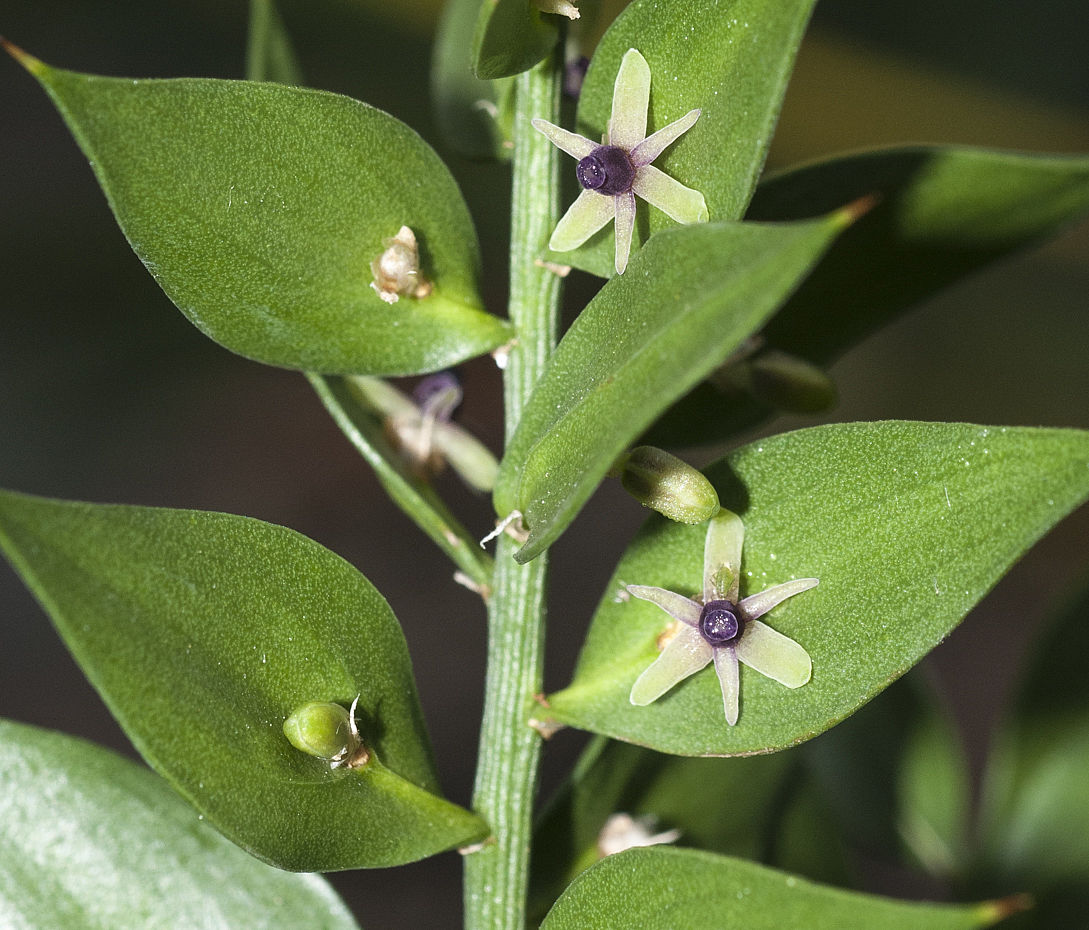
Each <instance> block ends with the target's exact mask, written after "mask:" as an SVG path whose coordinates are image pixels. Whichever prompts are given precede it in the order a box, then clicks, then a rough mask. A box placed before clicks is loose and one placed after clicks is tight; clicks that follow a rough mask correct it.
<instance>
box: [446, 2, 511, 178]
mask: <svg viewBox="0 0 1089 930" xmlns="http://www.w3.org/2000/svg"><path fill="white" fill-rule="evenodd" d="M479 13H480V0H449V2H448V3H447V4H446V6H445V8H444V9H443V14H442V19H441V20H440V21H439V27H438V32H437V33H436V35H435V48H434V53H433V55H432V59H431V100H432V104H433V106H434V109H435V122H436V123H437V124H438V127H439V130H440V131H441V132H442V134H443V137H444V138H445V139H446V141H447V142H449V143H450V145H452V146H453V147H454V148H455V149H456V150H457V151H458V152H459V153H460V154H462V155H466V156H468V157H470V158H509V157H510V151H511V150H510V148H509V147H507V146H504V144H503V143H504V142H508V141H509V139H510V126H509V122H510V113H509V108H508V107H507V98H508V97H509V95H510V93H511V92H512V91H513V81H511V80H509V79H500V80H498V81H492V80H485V79H481V78H478V77H477V76H476V75H475V74H473V71H472V67H471V63H472V45H473V36H474V34H475V32H476V24H477V18H478V15H479Z"/></svg>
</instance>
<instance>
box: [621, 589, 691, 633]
mask: <svg viewBox="0 0 1089 930" xmlns="http://www.w3.org/2000/svg"><path fill="white" fill-rule="evenodd" d="M628 590H629V591H630V592H631V593H632V594H634V595H635V596H636V597H638V598H640V599H641V600H644V601H650V602H651V603H652V604H654V605H655V606H656V607H661V608H662V610H664V611H665V612H666V613H667V614H669V615H670V616H671V617H672V618H673V619H674V620H680V621H681V623H687V624H688V625H689V626H696V624H698V623H699V622H700V613H701V612H702V610H703V608H702V607H700V605H699V604H697V603H696V602H695V601H692V600H689V599H688V598H687V597H685V596H684V595H683V594H677V593H676V592H675V591H667V590H666V589H665V588H655V587H652V586H650V585H645V584H630V585H628Z"/></svg>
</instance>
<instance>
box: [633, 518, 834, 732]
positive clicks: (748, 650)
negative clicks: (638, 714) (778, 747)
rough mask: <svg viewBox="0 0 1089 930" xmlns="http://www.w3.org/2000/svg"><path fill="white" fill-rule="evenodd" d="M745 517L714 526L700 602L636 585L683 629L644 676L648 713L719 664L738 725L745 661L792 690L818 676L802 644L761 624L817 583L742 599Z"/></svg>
mask: <svg viewBox="0 0 1089 930" xmlns="http://www.w3.org/2000/svg"><path fill="white" fill-rule="evenodd" d="M744 535H745V528H744V526H743V525H742V523H741V518H740V517H738V516H737V514H735V513H732V512H730V511H729V510H725V509H723V510H720V511H719V512H718V515H717V516H715V517H714V519H712V520H711V522H710V525H709V526H708V527H707V541H706V543H705V544H704V550H703V597H702V599H701V601H693V600H690V599H689V598H687V597H684V596H683V595H681V594H675V593H674V592H672V591H667V590H665V589H664V588H653V587H649V586H647V585H628V586H627V587H628V590H629V591H630V592H631V593H632V594H634V595H635V596H636V597H638V598H642V599H643V600H645V601H650V602H651V603H652V604H654V605H656V606H658V607H660V608H661V609H662V610H664V611H665V612H666V613H667V614H669V615H670V616H671V617H673V619H674V620H677V621H679V623H678V625H679V626H680V631H679V632H678V633H677V634H676V636H674V637H673V638H672V639H670V640H669V642H668V643H667V644H666V647H665V648H664V649H663V650H662V654H661V655H659V656H658V658H657V659H656V660H655V661H654V662H653V663H652V664H651V665H650V666H649V667H648V668H647V670H646V671H645V672H643V674H642V675H640V676H639V677H638V678H637V679H636V681H635V684H634V685H633V686H632V689H631V698H630V700H631V702H632V703H633V704H636V705H638V706H640V707H642V706H645V705H647V704H649V703H651V701H654V700H657V699H658V698H659V697H661V696H662V695H663V694H665V693H666V692H667V691H668V690H669V689H670V688H672V687H673V686H674V685H676V684H677V683H678V682H680V681H682V680H683V679H685V678H687V677H688V676H689V675H693V674H695V673H696V672H698V671H699V670H700V669H701V668H703V667H704V666H705V665H707V663H708V662H711V661H712V660H713V661H714V663H715V673H716V674H717V675H718V680H719V684H720V685H721V686H722V702H723V705H724V707H725V709H726V722H727V723H728V724H730V726H733V725H734V724H735V723H737V715H738V696H739V694H740V690H741V675H740V669H739V668H738V662H742V663H744V664H745V665H747V666H749V668H752V669H755V670H756V671H758V672H759V673H760V674H761V675H766V676H767V677H768V678H772V679H774V680H775V681H777V682H779V683H780V684H784V685H786V686H787V687H788V688H800V687H801V686H802V685H804V684H805V683H806V682H807V681H809V678H810V676H811V675H812V673H813V663H812V662H811V661H810V659H809V653H808V652H806V651H805V649H803V648H802V647H801V646H799V645H798V644H797V643H796V642H794V640H792V639H790V638H789V637H787V636H784V635H783V634H782V633H777V632H776V631H775V630H773V629H772V628H771V627H770V626H768V625H767V624H765V623H761V622H760V621H759V620H758V619H757V618H758V617H762V616H763V615H764V614H766V613H767V612H768V611H769V610H771V609H772V608H773V607H776V606H778V605H779V604H781V603H782V602H783V601H785V600H786V599H787V598H788V597H793V596H794V595H795V594H800V593H801V592H802V591H808V590H809V589H810V588H813V587H816V585H817V579H816V578H798V579H796V580H795V581H787V582H785V583H784V584H777V585H774V586H772V587H770V588H768V589H767V590H764V591H761V592H760V593H759V594H752V595H750V596H749V597H746V598H744V599H743V600H738V589H739V583H740V580H741V543H742V540H743V539H744Z"/></svg>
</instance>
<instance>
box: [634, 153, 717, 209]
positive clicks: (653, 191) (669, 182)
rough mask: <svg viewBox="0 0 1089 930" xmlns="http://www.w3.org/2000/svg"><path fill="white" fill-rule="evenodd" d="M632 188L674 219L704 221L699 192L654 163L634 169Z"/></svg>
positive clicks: (704, 206)
mask: <svg viewBox="0 0 1089 930" xmlns="http://www.w3.org/2000/svg"><path fill="white" fill-rule="evenodd" d="M632 190H633V191H635V193H637V194H638V195H639V196H640V197H642V198H643V199H644V200H645V201H646V202H647V203H649V204H652V205H653V206H655V207H657V208H658V209H659V210H661V211H662V212H663V213H664V214H665V215H666V216H668V217H669V218H670V219H673V220H676V221H677V222H678V223H706V222H707V220H708V217H709V216H710V214H709V213H708V212H707V202H706V201H705V200H704V199H703V194H701V193H700V192H699V191H694V190H692V188H690V187H685V186H684V185H683V184H682V183H681V182H680V181H675V180H673V178H671V177H670V176H669V175H668V174H666V173H665V172H662V171H659V170H658V169H657V168H655V167H654V165H643V167H642V168H638V169H637V170H636V172H635V183H634V184H633V185H632Z"/></svg>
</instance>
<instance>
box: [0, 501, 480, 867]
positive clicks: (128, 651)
mask: <svg viewBox="0 0 1089 930" xmlns="http://www.w3.org/2000/svg"><path fill="white" fill-rule="evenodd" d="M0 544H2V546H3V548H4V550H5V551H6V553H7V555H8V557H9V558H10V559H11V561H12V562H13V564H14V565H15V567H16V569H17V570H18V572H19V573H20V574H21V575H22V577H23V579H24V581H26V583H27V585H28V586H29V587H30V588H31V590H32V591H33V592H34V593H35V595H36V596H37V597H38V599H39V600H40V601H41V603H42V605H43V606H44V607H45V609H46V610H47V612H48V613H49V614H50V616H51V617H52V619H53V622H54V623H55V624H56V626H57V629H58V630H59V631H60V633H61V636H62V637H63V638H64V640H65V642H66V643H67V645H68V648H69V649H70V650H71V651H72V654H73V655H74V656H75V658H76V661H77V662H78V663H79V664H80V666H81V668H82V669H83V671H84V672H85V673H86V674H87V677H88V678H89V679H90V680H91V683H92V684H93V685H94V686H95V688H96V689H97V690H98V691H99V693H100V694H101V695H102V697H103V698H104V700H105V701H106V703H107V704H108V705H109V707H110V710H111V711H112V712H113V714H114V716H115V717H116V718H117V719H118V721H119V722H120V724H121V726H122V727H123V728H124V729H125V732H126V733H127V734H128V735H129V737H130V738H131V739H132V741H133V743H134V744H135V746H136V748H137V749H138V750H139V751H140V753H141V754H142V755H143V756H144V757H145V758H146V759H147V760H148V762H150V763H151V765H152V766H153V767H154V768H156V769H157V770H158V771H159V772H161V773H162V774H163V775H165V776H166V777H167V779H168V780H169V781H170V782H171V783H172V784H173V785H174V787H175V788H177V790H178V791H179V792H180V793H181V794H182V795H183V796H184V797H185V798H186V799H187V800H189V801H190V803H192V804H193V806H194V807H196V808H197V810H199V811H200V812H201V813H202V814H203V815H204V816H205V817H207V819H208V820H209V822H211V823H212V824H213V825H214V826H215V827H217V828H218V829H219V830H220V831H222V832H223V833H224V834H225V835H226V836H227V837H228V838H229V839H231V840H234V842H236V843H238V844H239V845H240V846H242V847H243V848H244V849H247V850H249V851H250V852H252V853H253V854H254V855H256V856H258V857H259V858H261V859H265V860H266V861H269V862H272V863H273V864H275V865H279V866H281V867H282V868H288V869H293V870H300V871H330V870H334V869H344V868H363V867H374V866H387V865H395V864H399V863H402V862H408V861H412V860H415V859H419V858H422V857H424V856H427V855H431V854H432V853H436V852H439V851H440V850H443V849H449V848H450V847H452V846H457V845H460V844H462V843H466V842H470V841H472V840H474V839H479V838H480V837H481V836H482V835H483V834H484V833H486V828H485V827H484V825H483V824H482V823H481V821H480V820H479V819H477V818H476V817H475V816H473V815H472V814H470V813H468V812H467V811H464V810H462V809H461V808H459V807H457V806H455V805H453V804H450V803H449V802H447V801H444V800H442V799H441V798H439V797H437V796H436V795H435V794H434V793H433V792H434V791H435V790H436V789H437V779H436V775H435V771H434V766H433V763H432V760H431V755H430V749H429V746H428V742H427V735H426V732H425V729H424V722H423V717H422V714H421V712H420V707H419V704H418V701H417V697H416V689H415V683H414V681H413V679H412V670H411V666H410V664H409V657H408V652H407V649H406V647H405V642H404V637H403V635H402V633H401V629H400V627H399V626H398V624H397V621H396V618H395V617H394V616H393V612H392V611H391V610H390V608H389V605H388V604H387V603H386V602H385V600H384V599H383V598H382V596H381V595H380V594H379V593H378V592H377V591H376V590H375V589H374V587H373V586H372V585H371V584H370V583H369V582H368V581H367V580H366V579H365V578H364V577H363V576H362V575H361V574H360V573H359V572H358V571H356V570H355V569H354V568H353V567H352V566H351V565H349V564H348V563H347V562H345V561H343V560H342V559H341V558H339V557H338V556H336V555H334V554H333V553H331V552H329V551H328V550H327V549H324V548H322V547H321V546H319V545H318V544H317V543H315V542H313V541H312V540H309V539H307V538H306V537H304V536H301V535H299V534H298V533H295V532H293V531H291V530H288V529H285V528H283V527H278V526H273V525H271V524H268V523H262V522H260V521H258V520H252V519H248V518H246V517H237V516H232V515H228V514H216V513H205V512H201V511H184V510H160V509H152V508H145V507H123V506H108V505H95V504H80V503H71V502H65V501H55V500H48V499H45V498H36V497H28V496H24V495H19V494H13V493H10V492H3V493H2V494H0ZM356 696H358V697H359V708H358V711H357V714H356V717H357V720H358V723H359V727H360V731H361V735H362V739H363V742H364V744H365V745H366V746H367V747H368V748H369V749H371V750H372V756H373V757H376V758H372V761H371V762H370V763H369V764H368V765H366V766H365V767H363V768H361V769H357V770H354V771H348V770H346V769H339V770H336V771H333V770H331V769H330V768H329V766H328V765H327V764H326V763H324V762H322V761H321V760H318V759H315V758H312V757H310V756H307V755H304V754H303V753H301V752H298V751H297V750H295V749H294V748H293V747H292V746H291V745H290V744H289V743H288V741H287V739H286V737H285V736H284V734H283V729H282V727H283V723H284V720H285V719H286V718H287V716H288V715H289V714H291V713H292V712H293V711H294V710H295V709H296V708H298V707H300V706H301V705H303V704H305V703H307V702H310V701H331V702H336V703H339V704H342V705H344V706H348V705H349V704H351V702H352V701H353V699H355V698H356Z"/></svg>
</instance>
